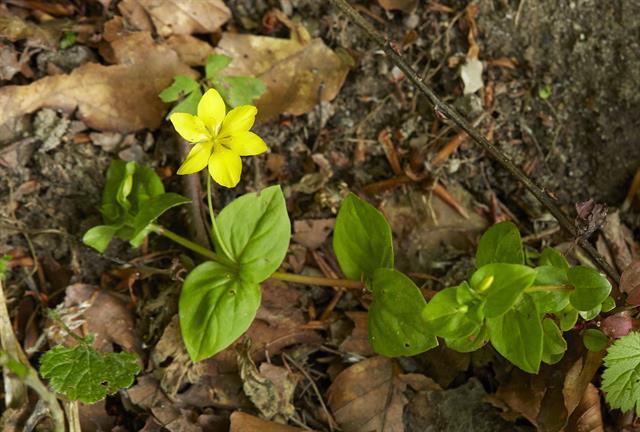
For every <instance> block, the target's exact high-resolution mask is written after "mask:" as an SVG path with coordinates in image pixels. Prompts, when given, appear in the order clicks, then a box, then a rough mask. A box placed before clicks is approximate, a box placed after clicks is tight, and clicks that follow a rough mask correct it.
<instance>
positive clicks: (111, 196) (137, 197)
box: [82, 160, 190, 253]
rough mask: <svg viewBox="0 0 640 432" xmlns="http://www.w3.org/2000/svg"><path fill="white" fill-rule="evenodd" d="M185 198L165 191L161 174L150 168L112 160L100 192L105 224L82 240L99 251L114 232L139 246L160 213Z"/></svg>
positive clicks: (94, 228) (111, 237)
mask: <svg viewBox="0 0 640 432" xmlns="http://www.w3.org/2000/svg"><path fill="white" fill-rule="evenodd" d="M188 202H190V200H189V199H188V198H185V197H183V196H181V195H178V194H176V193H165V191H164V186H163V185H162V181H161V180H160V177H158V175H157V174H156V173H155V172H154V171H153V170H152V169H151V168H148V167H145V166H142V165H138V164H136V163H135V162H125V161H121V160H114V161H113V162H111V165H110V166H109V170H108V171H107V181H106V184H105V187H104V190H103V193H102V205H101V207H100V212H101V213H102V219H103V223H104V224H103V225H98V226H95V227H93V228H91V229H90V230H89V231H87V232H86V233H85V235H84V237H83V238H82V241H83V242H84V243H85V244H86V245H88V246H91V247H92V248H94V249H96V250H97V251H98V252H101V253H102V252H104V251H105V249H107V246H109V243H110V242H111V240H112V239H113V237H114V236H115V237H118V238H120V239H122V240H125V241H128V242H130V243H131V245H132V246H134V247H138V246H140V244H141V243H142V241H143V240H144V238H145V237H146V236H147V234H149V232H150V231H151V228H152V224H153V222H154V221H155V220H156V219H157V218H158V217H160V215H162V214H163V213H164V212H166V211H167V210H169V209H170V208H172V207H175V206H178V205H181V204H186V203H188Z"/></svg>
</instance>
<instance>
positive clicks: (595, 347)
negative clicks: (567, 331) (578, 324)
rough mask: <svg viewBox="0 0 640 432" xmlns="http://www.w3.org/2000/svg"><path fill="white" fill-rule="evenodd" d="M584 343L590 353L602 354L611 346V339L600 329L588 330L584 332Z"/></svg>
mask: <svg viewBox="0 0 640 432" xmlns="http://www.w3.org/2000/svg"><path fill="white" fill-rule="evenodd" d="M582 343H584V346H585V348H587V349H588V350H589V351H593V352H600V351H602V350H604V349H605V348H606V347H607V345H608V344H609V338H608V337H607V335H606V334H604V333H603V332H601V331H600V330H598V329H593V328H591V329H586V330H585V331H584V332H582Z"/></svg>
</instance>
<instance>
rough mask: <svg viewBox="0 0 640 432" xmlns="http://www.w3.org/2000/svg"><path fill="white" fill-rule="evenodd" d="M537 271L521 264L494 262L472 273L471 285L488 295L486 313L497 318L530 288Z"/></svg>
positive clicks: (488, 316)
mask: <svg viewBox="0 0 640 432" xmlns="http://www.w3.org/2000/svg"><path fill="white" fill-rule="evenodd" d="M535 278H536V271H535V270H534V269H532V268H530V267H527V266H524V265H520V264H504V263H494V264H487V265H485V266H482V267H480V268H479V269H478V270H476V271H475V273H473V275H471V279H470V280H469V282H470V283H471V286H472V287H473V288H474V289H475V290H477V291H480V294H482V293H484V294H485V295H486V302H485V305H484V314H485V316H486V317H487V318H495V317H497V316H499V315H502V314H503V313H505V312H506V311H507V310H509V308H511V306H513V305H514V304H515V303H516V302H517V301H518V298H520V296H521V294H522V293H523V292H524V290H525V289H527V288H529V287H530V286H531V285H532V284H533V281H534V280H535ZM489 281H490V284H489V283H488V282H489Z"/></svg>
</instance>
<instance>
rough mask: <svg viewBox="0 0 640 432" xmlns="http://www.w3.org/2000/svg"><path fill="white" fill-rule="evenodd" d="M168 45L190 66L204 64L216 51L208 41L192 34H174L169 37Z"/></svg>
mask: <svg viewBox="0 0 640 432" xmlns="http://www.w3.org/2000/svg"><path fill="white" fill-rule="evenodd" d="M167 45H168V46H169V47H170V48H171V49H172V50H174V51H175V52H177V53H178V56H179V57H180V60H182V61H183V62H184V63H186V64H188V65H189V66H202V65H203V64H205V62H206V61H207V57H208V56H209V55H211V54H213V52H214V48H213V47H212V46H211V45H209V44H208V43H207V42H205V41H203V40H202V39H198V38H196V37H193V36H191V35H173V36H171V37H170V38H168V39H167Z"/></svg>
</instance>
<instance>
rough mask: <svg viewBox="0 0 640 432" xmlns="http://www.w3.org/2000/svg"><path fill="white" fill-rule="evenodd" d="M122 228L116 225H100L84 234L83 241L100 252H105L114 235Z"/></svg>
mask: <svg viewBox="0 0 640 432" xmlns="http://www.w3.org/2000/svg"><path fill="white" fill-rule="evenodd" d="M118 229H120V227H119V226H116V225H98V226H94V227H93V228H91V229H90V230H89V231H87V232H86V233H84V236H82V242H83V243H84V244H86V245H87V246H91V247H92V248H94V249H95V250H97V251H98V252H100V253H103V252H104V251H105V250H106V249H107V246H109V243H110V242H111V240H112V239H113V236H114V235H115V234H116V232H117V231H118Z"/></svg>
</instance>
